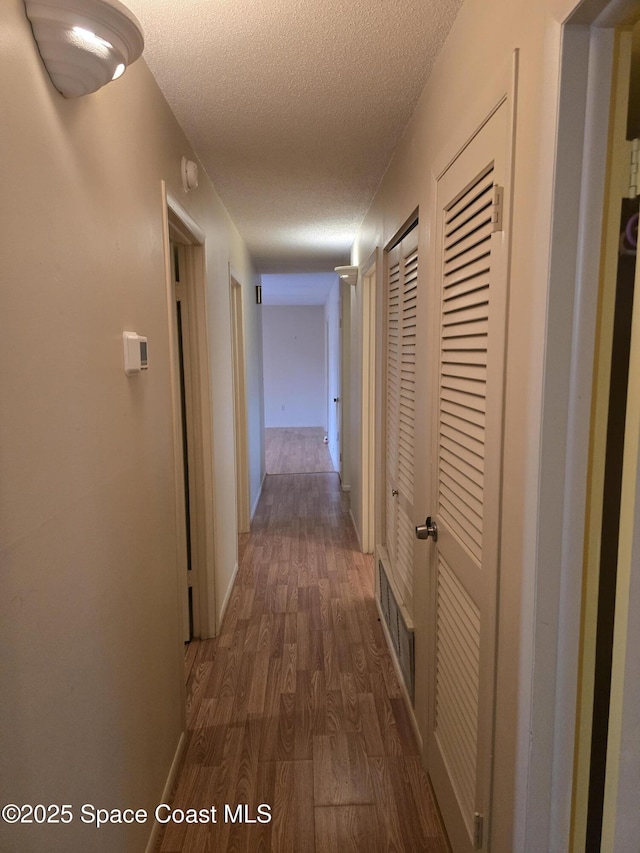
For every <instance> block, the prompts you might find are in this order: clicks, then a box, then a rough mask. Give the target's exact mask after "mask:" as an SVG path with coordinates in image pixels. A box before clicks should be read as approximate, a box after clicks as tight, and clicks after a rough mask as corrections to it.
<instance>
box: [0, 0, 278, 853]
mask: <svg viewBox="0 0 640 853" xmlns="http://www.w3.org/2000/svg"><path fill="white" fill-rule="evenodd" d="M0 56H1V57H2V59H1V63H2V74H1V75H0V103H1V104H2V121H1V122H0V170H1V174H0V186H1V188H2V204H1V205H0V234H1V235H2V236H1V240H2V262H1V265H0V266H1V269H2V282H3V285H2V288H0V318H1V320H0V323H1V325H2V333H1V334H0V371H1V377H0V387H1V388H2V395H1V400H2V415H1V417H0V454H1V455H0V523H1V533H0V540H1V546H2V550H1V552H0V560H1V570H0V584H1V592H0V601H1V605H0V606H1V608H2V613H1V616H0V649H1V652H0V654H1V660H0V666H1V672H0V683H1V684H2V693H1V697H0V731H1V732H2V756H1V761H0V774H1V777H0V791H1V799H2V801H3V802H15V803H45V804H46V803H69V804H72V805H73V807H74V810H75V811H76V814H77V815H78V814H79V808H80V805H81V804H83V803H93V804H96V805H100V806H106V807H116V806H118V807H125V806H133V807H137V808H147V809H153V807H154V806H155V805H156V804H157V803H159V802H160V799H159V798H160V797H161V795H162V791H163V787H164V784H165V781H166V779H167V774H168V772H169V768H170V766H171V762H172V760H173V758H174V754H175V751H176V747H177V745H178V741H179V737H180V733H181V732H182V730H183V727H184V720H183V689H184V688H183V679H182V643H181V641H180V630H179V629H180V625H179V618H178V617H179V609H178V601H177V575H176V524H175V501H174V494H175V491H174V489H175V483H174V469H173V433H172V425H171V417H172V404H171V395H170V386H169V381H170V380H169V377H170V372H169V336H168V313H167V297H166V290H165V267H164V255H163V228H162V216H163V210H162V196H161V180H166V182H167V186H168V189H169V191H170V192H171V194H172V195H173V196H174V198H176V199H177V200H178V201H179V202H180V204H181V205H183V206H184V207H185V208H186V209H187V210H188V212H189V214H190V215H191V216H192V217H193V219H194V220H195V221H196V223H197V224H198V225H199V226H200V228H202V230H203V231H204V232H205V234H206V235H207V242H206V255H207V276H208V280H207V286H208V324H209V332H210V359H211V371H212V382H213V389H212V415H213V430H214V439H215V444H214V456H215V459H214V463H215V492H216V494H215V513H216V517H215V529H216V541H215V554H216V571H217V577H216V581H217V583H216V591H217V595H218V598H217V606H218V607H219V606H220V604H221V602H222V600H223V598H224V593H225V590H226V588H227V587H228V585H229V581H230V578H231V576H232V573H233V570H234V566H235V562H236V559H237V556H236V554H237V550H236V549H237V538H236V519H235V503H234V501H232V500H229V499H228V495H229V494H233V491H234V488H235V484H234V461H233V453H230V452H229V448H230V447H232V446H233V412H232V408H231V407H230V406H229V405H228V400H229V399H231V393H232V390H231V381H232V371H231V344H230V322H229V272H228V265H229V263H231V264H232V266H233V268H234V270H235V271H236V272H237V274H238V275H239V276H240V277H241V280H242V281H243V282H244V283H245V284H246V285H252V284H254V283H255V280H254V274H253V270H252V268H251V264H250V260H249V257H248V255H247V252H246V249H245V247H244V244H243V242H242V240H241V238H240V236H239V234H238V232H237V230H236V229H235V227H234V225H233V223H232V222H231V220H230V218H229V216H228V214H227V213H226V211H225V209H224V207H223V205H222V203H221V202H220V199H219V197H218V196H217V194H216V192H215V190H214V189H213V187H212V185H211V183H210V182H209V180H208V179H207V177H206V175H205V174H204V173H203V172H202V171H201V173H200V186H199V188H198V189H197V190H195V191H193V192H191V193H190V194H189V195H188V196H187V195H185V193H184V192H183V189H182V185H181V181H180V159H181V157H182V156H183V155H186V156H188V157H193V152H192V151H191V148H190V146H189V145H188V143H187V141H186V139H185V137H184V135H183V133H182V131H181V129H180V127H179V126H178V124H177V122H176V120H175V119H174V117H173V115H172V114H171V112H170V111H169V109H168V107H167V104H166V102H165V101H164V99H163V97H162V96H161V94H160V92H159V90H158V88H157V86H156V84H155V82H154V80H153V78H152V76H151V74H150V72H149V71H148V69H147V67H146V65H145V64H144V62H143V61H142V60H140V61H138V62H137V63H136V64H135V65H134V66H133V67H131V68H130V69H128V70H127V72H126V74H125V75H124V77H123V78H122V79H120V80H118V81H116V82H115V83H112V84H110V85H109V86H107V87H106V88H105V89H102V90H101V91H99V92H97V93H96V94H93V95H90V96H88V97H86V98H82V99H78V100H65V99H64V98H63V97H62V96H60V95H59V93H58V92H57V91H55V90H54V89H53V87H52V85H51V82H50V80H49V78H48V76H47V74H46V72H45V70H44V68H43V65H42V62H41V60H40V56H39V54H38V50H37V47H36V44H35V42H34V40H33V37H32V33H31V29H30V26H29V22H28V21H27V19H26V17H25V11H24V6H23V4H22V2H21V0H6V2H3V3H2V4H1V5H0ZM249 290H253V288H252V287H249ZM250 305H251V302H250V301H248V302H247V317H246V319H247V335H248V337H249V338H253V337H254V336H257V334H258V329H259V319H257V317H254V316H253V314H251V313H250V312H251V311H253V312H256V311H257V308H256V307H255V302H254V303H253V306H254V307H253V308H251V307H250ZM125 329H126V330H136V331H138V332H139V333H141V334H144V335H146V336H148V340H149V365H150V366H149V371H148V372H147V373H146V374H144V375H141V376H136V377H133V378H128V377H126V376H125V374H124V370H123V355H122V332H123V330H125ZM250 352H251V354H250V356H249V361H250V368H248V371H249V370H250V371H251V372H252V375H259V373H260V365H259V361H260V357H261V353H260V348H259V347H258V346H252V348H250ZM249 386H250V387H251V382H249ZM250 418H251V419H252V424H251V435H252V449H251V451H250V457H251V461H252V466H253V468H254V469H256V468H258V467H259V466H260V465H261V464H263V462H262V461H261V459H262V458H263V455H262V454H261V446H260V442H261V438H260V436H261V424H260V423H255V421H256V420H257V419H258V413H257V412H256V410H255V407H254V408H253V409H250ZM261 474H262V472H261V471H260V470H258V471H257V475H256V470H253V471H252V491H253V492H254V498H255V496H256V493H257V488H258V487H259V483H260V480H261ZM256 483H257V484H258V486H256ZM150 831H151V822H148V823H146V824H142V825H139V824H132V825H129V826H112V827H103V828H102V829H101V830H100V831H97V830H95V829H93V828H92V827H91V826H87V825H85V824H83V823H81V822H80V820H79V817H76V819H75V820H74V821H73V822H72V823H71V824H69V825H58V826H56V827H54V828H53V829H52V828H51V827H49V828H48V827H46V826H45V827H40V826H37V825H31V826H26V825H24V826H9V825H7V824H6V823H2V824H0V848H2V850H3V851H6V853H18V851H19V853H27V851H35V850H44V849H47V850H48V851H51V853H55V851H70V850H92V851H95V853H99V851H105V853H106V851H108V853H112V851H114V850H118V851H136V853H139V851H141V850H144V848H145V844H146V842H147V838H148V836H149V833H150Z"/></svg>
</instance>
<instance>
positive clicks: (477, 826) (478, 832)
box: [473, 812, 484, 850]
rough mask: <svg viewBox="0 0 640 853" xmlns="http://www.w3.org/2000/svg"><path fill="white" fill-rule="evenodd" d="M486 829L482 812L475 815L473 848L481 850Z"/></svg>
mask: <svg viewBox="0 0 640 853" xmlns="http://www.w3.org/2000/svg"><path fill="white" fill-rule="evenodd" d="M483 829H484V816H483V815H481V814H480V812H475V814H474V815H473V849H474V850H480V849H481V847H482V834H483Z"/></svg>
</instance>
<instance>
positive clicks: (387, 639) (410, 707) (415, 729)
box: [375, 595, 424, 754]
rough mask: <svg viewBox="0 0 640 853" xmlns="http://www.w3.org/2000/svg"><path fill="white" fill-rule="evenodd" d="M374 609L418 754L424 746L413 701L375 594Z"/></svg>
mask: <svg viewBox="0 0 640 853" xmlns="http://www.w3.org/2000/svg"><path fill="white" fill-rule="evenodd" d="M375 601H376V610H377V611H378V615H379V616H380V624H381V625H382V631H383V633H384V639H385V642H386V644H387V648H388V649H389V654H390V655H391V660H392V662H393V668H394V670H395V672H396V675H397V677H398V683H399V684H400V690H401V691H402V698H403V699H404V704H405V707H406V709H407V713H408V714H409V721H410V722H411V728H412V729H413V733H414V735H415V737H416V741H417V742H418V747H419V749H420V754H422V750H423V748H424V743H423V741H422V735H421V734H420V729H419V728H418V721H417V720H416V715H415V712H414V710H413V703H412V702H411V697H410V696H409V691H408V690H407V687H406V685H405V683H404V675H403V674H402V669H401V668H400V664H399V662H398V658H397V657H396V651H395V649H394V648H393V641H392V640H391V636H390V634H389V628H388V627H387V623H386V620H385V618H384V613H383V612H382V608H381V607H380V601H379V600H378V596H377V595H376V598H375Z"/></svg>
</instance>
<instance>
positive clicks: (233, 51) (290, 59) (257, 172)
mask: <svg viewBox="0 0 640 853" xmlns="http://www.w3.org/2000/svg"><path fill="white" fill-rule="evenodd" d="M126 3H127V6H128V7H129V8H130V9H131V11H132V12H133V13H134V14H135V15H136V16H137V17H138V18H139V20H140V22H141V24H142V28H143V30H144V34H145V52H144V57H145V59H146V61H147V63H148V65H149V67H150V68H151V71H152V72H153V74H154V76H155V78H156V80H157V81H158V83H159V85H160V87H161V89H162V91H163V92H164V95H165V97H166V99H167V101H168V102H169V104H170V106H171V108H172V110H173V111H174V113H175V115H176V117H177V118H178V121H179V122H180V124H181V125H182V128H183V129H184V131H185V133H186V135H187V136H188V138H189V140H190V141H191V143H192V145H193V147H194V149H195V151H196V153H197V155H198V157H199V159H200V161H201V163H202V165H203V166H204V168H205V169H206V171H207V173H208V174H209V176H210V177H211V178H212V180H213V182H214V184H215V185H216V188H217V190H218V192H219V193H220V196H221V197H222V200H223V201H224V203H225V205H226V207H227V209H228V211H229V213H230V214H231V216H232V217H233V219H234V221H235V222H236V224H237V226H238V228H239V230H240V232H241V234H242V236H243V237H244V239H245V241H246V242H247V244H248V246H249V249H250V251H251V253H252V255H253V257H254V260H255V262H256V266H257V268H258V270H259V271H260V272H294V271H295V272H298V271H310V272H312V271H324V270H332V269H333V267H334V266H335V265H336V264H340V263H347V262H348V252H349V248H350V246H351V243H352V241H353V238H354V235H355V232H356V230H357V228H358V226H359V225H360V223H361V222H362V219H363V217H364V215H365V213H366V210H367V208H368V206H369V204H370V202H371V199H372V198H373V195H374V193H375V190H376V188H377V186H378V184H379V183H380V180H381V178H382V176H383V174H384V171H385V169H386V167H387V164H388V162H389V160H390V157H391V154H392V152H393V150H394V148H395V146H396V145H397V143H398V141H399V139H400V136H401V135H402V131H403V129H404V127H405V126H406V124H407V122H408V120H409V118H410V116H411V113H412V112H413V109H414V106H415V103H416V101H417V99H418V97H419V95H420V92H421V91H422V88H423V87H424V84H425V81H426V79H427V77H428V75H429V71H430V70H431V67H432V65H433V62H434V60H435V58H436V56H437V54H438V51H439V49H440V47H441V45H442V43H443V41H444V39H445V37H446V34H447V32H448V31H449V28H450V26H451V24H452V22H453V18H454V17H455V14H456V12H457V10H458V8H459V6H460V5H461V0H126Z"/></svg>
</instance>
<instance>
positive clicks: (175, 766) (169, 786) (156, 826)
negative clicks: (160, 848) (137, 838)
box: [145, 732, 187, 853]
mask: <svg viewBox="0 0 640 853" xmlns="http://www.w3.org/2000/svg"><path fill="white" fill-rule="evenodd" d="M186 744H187V735H186V732H182V733H181V735H180V739H179V740H178V746H177V747H176V751H175V753H174V756H173V761H172V762H171V767H170V769H169V775H168V776H167V781H166V782H165V786H164V789H163V791H162V797H161V798H160V800H159V802H158V803H156V804H155V805H160V804H161V803H170V801H171V794H172V793H173V786H174V783H175V781H176V778H177V776H178V773H179V771H180V767H181V764H182V756H183V754H184V751H185V747H186ZM164 828H165V827H164V824H160V823H158V821H157V820H155V819H154V821H153V825H152V827H151V834H150V835H149V840H148V841H147V846H146V847H145V853H154V852H155V849H156V845H157V843H158V837H159V835H160V832H161V831H162V830H163V829H164Z"/></svg>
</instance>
